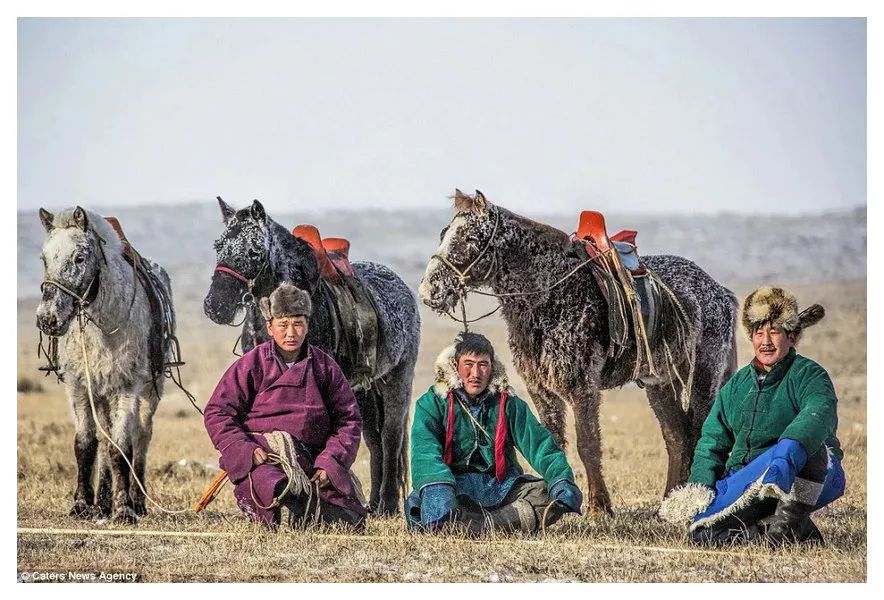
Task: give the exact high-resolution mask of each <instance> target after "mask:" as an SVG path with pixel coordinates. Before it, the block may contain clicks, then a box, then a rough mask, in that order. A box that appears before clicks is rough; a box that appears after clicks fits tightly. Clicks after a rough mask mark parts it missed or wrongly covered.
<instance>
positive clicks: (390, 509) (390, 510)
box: [372, 502, 399, 517]
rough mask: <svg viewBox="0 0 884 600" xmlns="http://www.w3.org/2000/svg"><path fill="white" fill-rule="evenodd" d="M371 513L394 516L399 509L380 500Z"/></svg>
mask: <svg viewBox="0 0 884 600" xmlns="http://www.w3.org/2000/svg"><path fill="white" fill-rule="evenodd" d="M372 514H374V515H378V516H381V517H395V516H396V515H398V514H399V510H398V509H397V508H396V506H395V505H390V504H384V503H383V502H381V503H380V504H379V505H378V507H377V508H376V509H374V510H373V511H372Z"/></svg>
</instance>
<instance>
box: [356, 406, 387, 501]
mask: <svg viewBox="0 0 884 600" xmlns="http://www.w3.org/2000/svg"><path fill="white" fill-rule="evenodd" d="M356 400H357V401H358V403H359V411H360V412H361V413H362V439H364V440H365V445H366V446H367V447H368V454H369V464H370V469H371V493H370V494H369V496H368V506H369V508H370V509H371V510H372V512H373V511H375V510H377V507H378V504H379V503H380V497H381V478H382V477H383V464H384V461H383V450H382V448H381V428H380V424H379V423H378V421H379V415H378V406H377V399H376V397H375V394H374V392H373V391H372V390H369V391H365V392H357V393H356Z"/></svg>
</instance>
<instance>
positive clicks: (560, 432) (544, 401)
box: [525, 379, 568, 450]
mask: <svg viewBox="0 0 884 600" xmlns="http://www.w3.org/2000/svg"><path fill="white" fill-rule="evenodd" d="M525 386H526V387H527V388H528V394H529V395H530V396H531V400H532V401H533V402H534V408H536V409H537V414H538V415H539V416H540V422H541V424H542V425H543V426H544V427H545V428H546V429H547V430H548V431H549V432H550V433H551V434H552V436H553V439H555V441H556V444H558V445H559V448H561V449H562V450H564V449H565V445H566V444H567V443H568V442H567V440H566V439H565V412H566V407H565V401H564V400H562V399H561V398H560V397H559V396H557V395H556V394H555V393H554V392H553V391H552V390H550V389H548V388H547V387H546V386H544V385H543V384H542V383H540V382H535V381H529V380H528V379H525Z"/></svg>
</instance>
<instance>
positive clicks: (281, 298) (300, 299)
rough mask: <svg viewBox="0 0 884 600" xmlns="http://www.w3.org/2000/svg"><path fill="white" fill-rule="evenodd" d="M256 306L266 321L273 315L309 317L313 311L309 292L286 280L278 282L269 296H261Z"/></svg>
mask: <svg viewBox="0 0 884 600" xmlns="http://www.w3.org/2000/svg"><path fill="white" fill-rule="evenodd" d="M258 306H259V307H260V308H261V314H262V315H264V319H265V320H267V321H269V320H270V319H272V318H274V317H277V318H278V317H293V316H295V315H304V316H305V317H309V316H310V314H311V313H312V312H313V304H312V303H311V302H310V294H308V293H307V292H305V291H304V290H302V289H300V288H298V287H297V286H294V285H292V284H291V283H289V282H287V281H284V282H282V283H280V284H279V287H277V288H276V289H275V290H273V293H271V294H270V297H269V298H261V300H260V301H259V302H258Z"/></svg>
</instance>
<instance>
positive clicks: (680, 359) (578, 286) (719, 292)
mask: <svg viewBox="0 0 884 600" xmlns="http://www.w3.org/2000/svg"><path fill="white" fill-rule="evenodd" d="M455 211H456V214H455V216H454V219H453V220H452V221H451V223H450V224H449V225H448V227H446V228H445V229H444V230H443V235H442V243H441V245H440V246H439V249H438V250H437V252H436V255H435V256H434V257H433V258H432V259H431V260H430V262H429V264H428V265H427V270H426V273H425V275H424V278H423V280H422V281H421V286H420V297H421V299H422V300H423V301H424V302H425V303H426V304H427V305H428V306H430V307H431V308H433V309H434V310H437V311H440V312H443V311H451V310H452V309H453V308H455V304H456V302H457V300H458V297H459V293H458V286H459V285H460V283H461V279H460V278H459V277H458V274H457V273H456V271H460V274H461V275H462V276H463V284H464V285H465V286H466V287H467V288H478V287H487V288H490V289H491V291H492V292H493V293H494V294H501V295H502V294H521V293H524V292H541V293H531V294H528V295H511V296H506V295H502V296H499V300H500V304H501V310H502V313H503V318H504V319H505V320H506V323H507V326H508V335H509V344H510V348H511V349H512V353H513V360H514V363H515V365H516V368H517V369H518V370H519V372H520V374H521V375H522V378H523V379H524V380H525V384H526V386H527V387H528V391H529V393H530V394H531V398H532V399H533V400H534V404H535V406H536V407H537V410H538V412H539V414H540V418H541V421H542V422H543V424H544V425H545V426H546V427H547V428H548V429H549V430H550V431H551V432H552V433H553V435H554V436H555V438H556V441H557V442H558V443H559V444H560V445H562V446H563V447H564V444H565V437H564V425H565V406H566V402H567V403H569V404H570V405H571V407H572V410H573V411H574V419H575V424H576V429H577V450H578V453H579V455H580V460H581V461H582V462H583V465H584V467H585V469H586V475H587V479H588V483H589V494H588V496H587V502H588V506H589V509H590V510H591V511H596V510H604V511H607V512H611V500H610V497H609V495H608V490H607V488H606V486H605V482H604V479H603V477H602V469H601V458H602V450H601V433H600V430H599V402H600V396H601V394H600V391H601V390H603V389H610V388H613V387H618V386H622V385H623V384H625V383H628V382H629V381H630V380H631V379H632V376H633V368H634V367H635V361H636V348H635V346H634V345H632V346H631V347H629V348H628V349H627V350H626V352H625V353H624V354H623V355H622V357H621V358H620V360H619V361H618V362H617V363H616V364H614V365H610V364H608V365H606V362H608V361H606V358H607V356H606V351H607V348H608V344H609V336H608V319H607V310H608V309H607V304H606V301H605V299H604V297H603V296H602V294H601V291H600V290H599V287H598V284H597V283H596V281H595V279H594V278H593V276H592V274H591V273H590V272H589V269H588V266H587V267H584V268H582V269H579V270H577V271H576V272H575V273H574V274H573V275H572V276H571V277H568V278H567V279H565V277H566V276H567V275H568V274H569V273H571V272H572V271H573V270H574V269H575V267H577V266H578V265H580V264H581V262H583V261H585V259H586V258H587V256H586V254H585V252H584V251H583V250H582V248H578V247H577V244H578V243H577V242H572V241H571V240H570V239H569V236H568V235H567V234H565V233H564V232H562V231H559V230H558V229H555V228H553V227H550V226H548V225H544V224H541V223H536V222H534V221H531V220H530V219H526V218H525V217H522V216H519V215H517V214H514V213H512V212H510V211H508V210H506V209H505V208H502V207H499V206H495V205H493V204H491V203H490V202H488V201H487V200H486V199H485V197H484V196H483V195H482V194H481V193H480V192H478V191H477V192H476V194H475V196H466V195H464V194H461V193H460V192H459V191H458V192H457V193H456V195H455ZM437 257H441V258H437ZM644 259H645V262H646V264H647V266H648V267H649V268H650V269H652V270H653V271H655V272H656V274H657V275H658V276H659V278H660V280H662V282H663V283H665V285H666V286H667V287H668V288H669V289H670V290H671V291H672V292H673V294H674V296H675V297H676V298H677V299H678V301H679V304H680V305H681V307H682V310H683V316H684V318H683V319H682V323H684V324H686V325H687V327H684V328H681V331H679V327H678V321H679V319H678V315H676V314H674V311H673V310H670V312H669V313H664V314H663V318H662V322H661V324H660V329H659V331H658V333H657V336H656V337H657V339H658V340H659V343H656V344H654V345H653V346H652V348H651V351H652V358H653V361H654V364H655V365H658V367H659V366H660V365H669V366H670V367H671V368H670V369H668V370H667V369H660V368H658V369H657V371H658V373H660V372H661V371H662V374H660V375H659V376H656V377H655V376H652V375H651V373H650V372H649V369H648V365H647V361H644V362H643V364H642V365H641V371H640V374H639V376H638V379H639V380H640V381H641V382H642V384H643V385H644V387H645V388H646V392H647V395H648V400H649V402H650V405H651V408H652V409H653V410H654V414H655V415H656V416H657V419H658V420H659V422H660V428H661V429H662V432H663V437H664V439H665V442H666V449H667V452H668V454H669V468H668V476H667V479H666V490H665V492H668V491H669V490H670V489H672V488H673V487H675V486H676V485H678V484H679V483H681V482H683V481H685V480H686V479H687V476H688V474H689V470H690V465H691V460H692V457H693V451H694V446H695V445H696V443H697V440H698V438H699V434H700V428H701V427H702V425H703V421H704V420H705V419H706V415H707V414H708V413H709V409H710V408H711V406H712V401H713V400H714V397H715V394H716V393H717V391H718V389H719V387H720V386H721V385H722V383H723V382H724V381H726V380H727V378H729V377H730V375H731V374H733V372H734V370H735V369H736V348H735V340H734V334H735V327H736V325H735V319H736V309H737V302H736V299H735V298H734V296H733V294H732V293H731V292H730V291H728V290H727V289H725V288H724V287H722V286H721V285H719V284H718V283H716V282H715V281H714V280H713V279H712V278H711V277H709V275H707V274H706V273H705V272H703V271H702V270H701V269H700V268H699V267H698V266H697V265H695V264H694V263H693V262H691V261H689V260H687V259H685V258H681V257H678V256H646V257H644ZM563 279H564V281H563V282H562V283H560V284H559V285H558V286H557V287H555V288H553V289H551V290H548V288H549V287H550V286H552V285H554V284H556V283H558V282H560V281H562V280H563ZM544 290H548V291H544ZM685 330H687V331H688V332H689V333H688V335H687V336H685V335H684V332H685ZM664 495H665V494H664Z"/></svg>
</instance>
